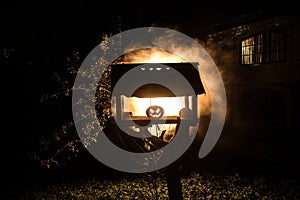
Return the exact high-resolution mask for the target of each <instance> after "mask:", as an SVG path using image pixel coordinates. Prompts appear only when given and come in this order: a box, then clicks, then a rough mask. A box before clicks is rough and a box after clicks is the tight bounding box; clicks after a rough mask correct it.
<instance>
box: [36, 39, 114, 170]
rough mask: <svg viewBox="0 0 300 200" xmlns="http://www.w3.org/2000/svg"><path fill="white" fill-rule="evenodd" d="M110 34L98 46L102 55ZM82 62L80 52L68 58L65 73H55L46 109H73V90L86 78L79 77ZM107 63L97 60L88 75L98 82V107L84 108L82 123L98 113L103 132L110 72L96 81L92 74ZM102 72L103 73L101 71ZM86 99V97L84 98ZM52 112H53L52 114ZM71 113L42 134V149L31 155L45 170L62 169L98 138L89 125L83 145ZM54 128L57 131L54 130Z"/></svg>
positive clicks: (44, 99) (46, 96)
mask: <svg viewBox="0 0 300 200" xmlns="http://www.w3.org/2000/svg"><path fill="white" fill-rule="evenodd" d="M108 37H109V35H108V34H103V35H102V36H101V39H102V41H103V43H102V45H99V48H101V49H102V50H103V51H105V50H108V47H107V46H106V43H105V41H106V40H107V39H108ZM82 62H83V59H82V57H81V54H80V52H79V51H73V52H72V54H71V55H69V56H66V59H65V63H64V69H65V70H62V71H61V72H54V73H53V77H52V78H53V81H54V83H52V86H51V89H50V91H49V92H48V93H46V94H43V95H42V96H41V98H40V103H41V105H43V106H44V107H50V108H53V109H54V110H56V109H59V107H57V105H59V104H63V105H62V107H71V95H72V92H73V90H74V87H73V84H74V81H75V78H76V76H78V75H80V76H84V74H80V73H79V68H80V65H81V63H82ZM105 62H106V61H105V60H103V59H102V58H98V60H96V61H95V63H93V64H92V66H91V67H90V70H91V73H90V74H89V75H88V77H87V78H88V79H91V80H96V81H98V84H97V87H96V88H97V90H96V93H95V96H94V97H93V98H94V101H95V107H93V108H91V107H84V114H85V116H82V118H83V119H85V118H89V117H91V116H92V115H93V112H92V111H93V110H96V112H97V117H98V122H97V123H99V124H100V126H101V127H102V128H104V127H105V124H106V122H107V120H108V119H109V117H110V115H111V112H110V79H109V74H110V73H109V72H110V69H109V68H107V69H106V71H104V72H103V73H102V77H96V76H95V74H97V73H93V70H94V71H97V70H99V69H97V67H98V66H99V65H105V64H106V63H105ZM100 70H101V69H100ZM83 95H89V92H83ZM85 98H87V97H85ZM84 103H85V102H78V104H84ZM51 111H52V110H51ZM71 114H72V112H71V110H66V111H64V113H63V114H62V115H64V116H60V117H61V119H56V120H55V121H56V122H55V124H49V128H48V130H50V129H51V131H50V133H49V132H43V133H41V135H40V138H39V145H38V147H37V149H36V151H35V152H33V153H32V157H31V158H32V159H33V160H35V161H38V162H39V163H40V165H41V166H42V167H45V168H53V167H62V166H65V165H67V164H68V161H70V160H71V159H73V158H75V157H77V155H78V153H79V151H80V150H81V149H83V148H84V146H86V145H88V144H89V143H91V142H94V141H96V137H97V135H93V134H91V132H92V131H91V129H92V128H93V126H94V124H88V123H87V124H86V125H85V128H84V129H85V130H84V131H85V132H86V135H87V137H86V140H85V141H82V140H81V139H82V138H81V139H80V138H79V136H78V134H77V131H76V128H75V123H74V120H73V118H72V117H70V115H71ZM53 126H55V128H53ZM51 127H52V128H51Z"/></svg>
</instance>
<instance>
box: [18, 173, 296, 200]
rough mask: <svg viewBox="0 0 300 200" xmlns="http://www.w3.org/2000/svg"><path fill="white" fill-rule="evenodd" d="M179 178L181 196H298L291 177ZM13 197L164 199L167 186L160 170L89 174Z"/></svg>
mask: <svg viewBox="0 0 300 200" xmlns="http://www.w3.org/2000/svg"><path fill="white" fill-rule="evenodd" d="M181 182H182V191H183V196H184V199H191V200H193V199H195V200H201V199H243V200H247V199H249V200H250V199H272V200H277V199H278V200H279V199H280V200H282V199H287V200H292V199H295V200H298V199H300V185H299V183H298V182H295V181H292V180H276V179H270V178H264V177H244V176H240V175H238V174H232V175H217V174H212V173H203V174H199V173H196V172H194V171H192V172H191V173H190V174H188V175H186V176H184V177H182V179H181ZM16 199H30V200H31V199H39V200H40V199H45V200H52V199H53V200H54V199H75V200H76V199H78V200H79V199H97V200H98V199H106V200H108V199H122V200H123V199H124V200H132V199H139V200H140V199H145V200H164V199H166V200H167V199H168V188H167V183H166V181H165V179H164V176H163V174H162V173H150V174H139V175H133V176H126V177H120V178H119V179H114V180H106V179H105V180H98V179H95V178H90V179H86V180H73V181H66V182H60V183H55V184H54V183H53V184H47V185H39V186H35V187H32V188H30V189H27V190H26V191H22V192H20V193H19V194H18V196H17V198H16Z"/></svg>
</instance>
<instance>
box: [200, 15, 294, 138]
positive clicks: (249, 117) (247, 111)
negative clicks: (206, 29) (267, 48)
mask: <svg viewBox="0 0 300 200" xmlns="http://www.w3.org/2000/svg"><path fill="white" fill-rule="evenodd" d="M297 16H298V15H296V16H295V15H294V14H292V15H285V16H278V17H272V18H269V19H261V20H260V21H256V22H252V23H248V24H243V25H238V26H235V27H232V28H229V29H224V30H222V31H217V32H212V33H210V34H208V37H207V40H206V42H205V47H206V48H207V49H208V51H209V52H210V53H211V56H212V58H213V59H214V60H215V63H216V65H217V66H218V68H219V70H220V72H221V75H222V77H223V80H224V85H225V89H226V94H227V104H228V112H227V119H226V126H227V127H231V128H235V129H243V130H251V131H252V130H267V131H269V130H270V131H278V132H281V131H283V130H285V131H286V130H289V131H292V130H295V129H297V130H298V127H297V122H298V121H299V117H298V115H299V114H298V113H300V109H299V108H300V106H299V105H300V103H299V100H300V96H299V88H300V87H299V86H300V47H299V44H300V36H299V35H300V34H299V33H300V31H299V26H298V23H297ZM273 30H283V31H286V33H287V59H286V61H283V62H277V63H266V64H256V65H249V66H248V65H247V66H245V65H242V64H241V63H240V54H241V52H240V51H241V50H240V42H241V40H242V39H244V38H245V37H247V36H250V35H251V34H255V33H258V32H267V31H273Z"/></svg>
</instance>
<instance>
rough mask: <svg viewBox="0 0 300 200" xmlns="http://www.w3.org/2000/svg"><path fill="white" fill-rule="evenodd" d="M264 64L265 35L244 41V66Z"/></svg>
mask: <svg viewBox="0 0 300 200" xmlns="http://www.w3.org/2000/svg"><path fill="white" fill-rule="evenodd" d="M262 62H263V34H258V35H256V36H254V37H250V38H248V39H245V40H243V41H242V64H255V63H262Z"/></svg>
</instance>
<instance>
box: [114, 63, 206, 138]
mask: <svg viewBox="0 0 300 200" xmlns="http://www.w3.org/2000/svg"><path fill="white" fill-rule="evenodd" d="M195 65H196V66H195ZM197 66H198V63H163V64H157V63H146V64H138V63H129V64H114V65H112V68H111V81H112V82H111V85H112V91H113V92H112V113H113V116H114V118H116V119H117V121H118V122H122V124H123V125H124V124H126V123H128V126H132V121H133V122H135V123H136V124H138V125H142V126H145V127H148V128H149V127H151V126H152V125H153V124H156V125H160V128H159V129H161V127H162V126H166V125H172V124H173V125H177V124H179V122H182V121H186V122H188V123H190V125H193V124H196V123H197V119H198V117H199V113H198V105H197V102H198V101H197V95H200V94H203V93H205V90H204V87H203V85H202V82H201V79H200V75H199V71H198V70H197V69H198V68H197ZM128 73H132V74H133V75H132V76H128V77H129V78H128V77H127V78H126V76H127V74H128ZM183 82H187V84H188V85H189V88H187V86H186V85H185V84H182V83H183ZM172 130H174V129H172ZM154 135H157V134H156V133H154Z"/></svg>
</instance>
